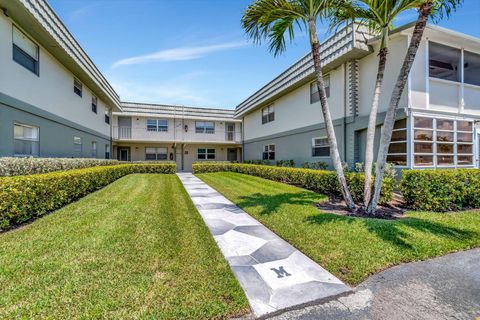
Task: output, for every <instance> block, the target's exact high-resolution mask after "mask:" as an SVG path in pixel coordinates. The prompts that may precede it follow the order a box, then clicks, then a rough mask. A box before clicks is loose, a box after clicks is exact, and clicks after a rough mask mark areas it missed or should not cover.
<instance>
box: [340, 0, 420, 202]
mask: <svg viewBox="0 0 480 320" xmlns="http://www.w3.org/2000/svg"><path fill="white" fill-rule="evenodd" d="M417 2H418V1H416V0H414V1H405V0H356V1H353V2H345V3H343V5H342V6H340V7H339V8H338V10H337V11H336V13H335V14H334V18H333V21H332V25H333V26H334V27H336V26H338V25H339V24H342V23H345V20H353V21H355V20H356V21H358V22H360V24H361V25H365V26H366V27H367V28H368V30H369V32H370V33H372V34H374V35H378V36H379V37H380V47H379V51H378V69H377V77H376V81H375V89H374V94H373V101H372V107H371V110H370V116H369V119H368V126H367V137H366V140H367V142H366V148H365V163H364V169H365V170H364V171H365V184H364V191H363V204H364V208H365V209H366V208H367V207H368V204H369V203H370V199H371V193H372V167H373V146H374V142H375V129H376V125H377V113H378V106H379V103H380V96H381V93H382V85H383V78H384V73H385V66H386V64H387V55H388V40H389V32H390V31H391V30H392V28H393V22H394V20H395V19H396V18H397V17H398V15H400V14H401V13H403V12H405V11H407V10H411V9H414V8H416V7H417V6H418V3H417Z"/></svg>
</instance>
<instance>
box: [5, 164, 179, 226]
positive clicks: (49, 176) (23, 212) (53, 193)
mask: <svg viewBox="0 0 480 320" xmlns="http://www.w3.org/2000/svg"><path fill="white" fill-rule="evenodd" d="M175 172H176V165H175V164H174V163H164V164H122V165H116V166H99V167H93V168H86V169H78V170H68V171H61V172H51V173H45V174H32V175H24V176H16V177H3V178H0V230H5V229H8V228H11V227H13V226H15V225H18V224H20V223H23V222H25V221H28V220H30V219H33V218H36V217H39V216H42V215H44V214H46V213H48V212H50V211H53V210H56V209H59V208H61V207H62V206H64V205H66V204H68V203H70V202H72V201H74V200H76V199H79V198H81V197H83V196H85V195H87V194H88V193H91V192H93V191H95V190H98V189H100V188H102V187H104V186H106V185H108V184H110V183H112V182H113V181H115V180H117V179H119V178H121V177H123V176H125V175H128V174H131V173H175Z"/></svg>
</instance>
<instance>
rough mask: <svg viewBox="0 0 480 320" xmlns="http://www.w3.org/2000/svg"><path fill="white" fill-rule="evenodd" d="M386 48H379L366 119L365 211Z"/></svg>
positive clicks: (367, 202)
mask: <svg viewBox="0 0 480 320" xmlns="http://www.w3.org/2000/svg"><path fill="white" fill-rule="evenodd" d="M387 54H388V48H381V49H380V52H379V53H378V71H377V81H376V82H375V93H374V94H373V102H372V109H371V110H370V117H369V119H368V127H367V145H366V148H365V166H364V169H365V170H364V171H365V184H364V188H363V205H364V208H365V209H367V207H368V204H369V203H370V199H371V195H372V166H373V145H374V142H375V129H376V127H377V113H378V105H379V103H380V95H381V93H382V84H383V75H384V73H385V65H386V63H387Z"/></svg>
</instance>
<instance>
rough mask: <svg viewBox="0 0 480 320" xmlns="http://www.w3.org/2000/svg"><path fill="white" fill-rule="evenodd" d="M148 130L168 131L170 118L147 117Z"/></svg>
mask: <svg viewBox="0 0 480 320" xmlns="http://www.w3.org/2000/svg"><path fill="white" fill-rule="evenodd" d="M147 131H161V132H167V131H168V120H162V119H147Z"/></svg>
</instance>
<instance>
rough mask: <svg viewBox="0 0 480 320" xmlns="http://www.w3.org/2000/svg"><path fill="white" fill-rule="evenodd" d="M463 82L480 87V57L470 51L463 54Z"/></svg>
mask: <svg viewBox="0 0 480 320" xmlns="http://www.w3.org/2000/svg"><path fill="white" fill-rule="evenodd" d="M463 65H464V71H463V81H464V82H465V83H467V84H472V85H475V86H480V55H479V54H475V53H471V52H468V51H464V52H463Z"/></svg>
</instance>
